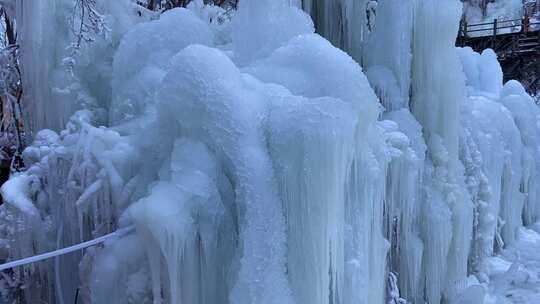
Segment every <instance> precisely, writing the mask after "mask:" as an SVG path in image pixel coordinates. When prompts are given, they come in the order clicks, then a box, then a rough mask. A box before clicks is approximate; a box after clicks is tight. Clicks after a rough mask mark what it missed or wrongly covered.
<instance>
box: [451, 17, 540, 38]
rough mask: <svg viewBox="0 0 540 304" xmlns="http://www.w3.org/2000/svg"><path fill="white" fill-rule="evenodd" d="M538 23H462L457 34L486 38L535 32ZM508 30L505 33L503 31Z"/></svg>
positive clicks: (500, 21)
mask: <svg viewBox="0 0 540 304" xmlns="http://www.w3.org/2000/svg"><path fill="white" fill-rule="evenodd" d="M539 27H540V22H532V23H531V22H530V20H529V19H528V18H523V19H513V20H498V19H494V20H493V22H486V23H476V24H468V23H467V21H464V20H463V21H462V22H461V26H460V31H459V34H460V36H463V37H488V36H497V35H502V34H512V33H524V32H536V31H538V28H539ZM506 29H508V30H507V31H505V30H506Z"/></svg>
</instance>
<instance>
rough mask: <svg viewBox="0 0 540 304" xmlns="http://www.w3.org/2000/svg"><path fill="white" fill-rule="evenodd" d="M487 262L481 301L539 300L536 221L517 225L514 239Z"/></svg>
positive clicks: (526, 303)
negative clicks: (486, 279) (524, 225)
mask: <svg viewBox="0 0 540 304" xmlns="http://www.w3.org/2000/svg"><path fill="white" fill-rule="evenodd" d="M487 264H488V270H489V283H488V284H487V288H488V290H489V292H488V296H487V297H486V300H485V304H510V303H515V304H537V303H540V223H537V224H536V225H534V226H532V227H529V228H520V229H519V233H518V240H517V242H516V243H515V244H514V245H512V246H510V247H509V248H507V249H505V250H504V251H503V252H501V254H500V255H497V256H494V257H491V258H488V260H487Z"/></svg>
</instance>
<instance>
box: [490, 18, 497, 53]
mask: <svg viewBox="0 0 540 304" xmlns="http://www.w3.org/2000/svg"><path fill="white" fill-rule="evenodd" d="M496 39H497V19H494V20H493V37H492V40H491V48H492V49H495V40H496Z"/></svg>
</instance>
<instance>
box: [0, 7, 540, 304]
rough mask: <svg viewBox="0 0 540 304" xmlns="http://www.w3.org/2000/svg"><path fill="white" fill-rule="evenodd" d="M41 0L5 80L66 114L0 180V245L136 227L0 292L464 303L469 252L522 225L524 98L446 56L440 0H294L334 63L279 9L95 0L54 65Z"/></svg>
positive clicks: (203, 302)
mask: <svg viewBox="0 0 540 304" xmlns="http://www.w3.org/2000/svg"><path fill="white" fill-rule="evenodd" d="M43 1H45V0H43ZM49 1H50V0H49ZM37 2H42V1H37ZM54 2H55V3H56V7H55V10H42V11H40V9H41V8H42V7H41V6H40V5H32V4H28V3H30V2H26V1H24V2H21V5H20V7H18V9H19V16H27V15H28V16H34V17H36V18H21V19H22V21H20V20H19V23H20V24H21V25H20V26H21V30H22V33H23V34H22V37H21V39H22V46H21V47H22V50H24V47H25V46H26V45H29V46H30V48H31V49H32V50H33V51H34V52H35V53H33V54H29V53H26V54H25V56H26V57H23V58H27V57H28V60H29V63H30V64H26V65H25V62H23V67H26V69H23V73H26V78H25V79H27V80H28V81H31V78H32V77H37V78H39V79H41V80H47V81H48V83H51V84H54V86H53V88H48V87H39V86H38V84H33V85H32V87H31V92H33V94H35V95H34V96H38V93H39V94H41V93H40V91H42V90H44V91H45V92H43V94H42V95H39V96H46V97H47V98H46V99H45V100H46V102H47V103H51V104H52V105H53V107H52V108H51V109H65V111H64V112H62V113H63V115H64V116H66V117H68V116H69V114H71V113H69V111H73V110H74V109H82V110H81V111H78V112H76V113H75V115H73V116H72V118H71V119H70V120H69V122H68V124H67V129H66V130H64V131H61V132H59V133H56V132H54V131H51V130H43V131H40V132H37V133H36V136H35V138H36V139H35V142H34V144H33V145H32V146H31V147H29V148H28V149H27V150H26V151H25V153H24V159H25V164H26V165H27V167H28V169H27V171H26V172H24V173H21V174H18V175H15V176H13V177H12V178H11V179H10V181H9V182H8V183H7V184H6V185H4V186H3V187H2V195H3V198H4V200H5V202H6V204H4V205H3V206H2V207H0V218H1V219H0V235H1V236H2V238H3V239H4V242H2V243H1V244H2V246H1V247H2V251H0V253H1V254H2V257H3V258H7V259H10V260H14V259H17V258H21V257H26V256H29V255H33V254H37V253H41V252H44V251H48V250H53V249H56V248H59V247H65V246H68V245H72V244H74V243H78V242H82V241H85V240H88V239H91V238H93V237H96V236H99V235H102V234H104V233H107V232H111V231H113V230H114V229H116V228H118V227H127V226H131V225H135V227H136V230H135V232H134V233H132V234H130V235H128V236H125V237H123V238H121V239H119V240H116V241H114V242H109V243H107V244H105V246H104V247H99V248H94V249H92V250H87V251H84V252H81V253H78V254H75V255H70V256H64V257H58V258H55V259H54V260H53V261H51V262H49V263H40V264H36V265H30V266H27V267H24V268H20V269H15V270H13V271H12V272H9V273H5V274H4V276H3V279H0V292H1V294H2V297H3V298H4V299H10V300H13V299H18V300H20V301H21V302H23V303H24V302H26V303H39V302H40V301H46V302H50V303H72V302H73V299H74V297H75V294H78V295H77V296H78V299H79V301H81V303H155V304H157V303H173V304H179V303H188V304H218V303H220V304H222V303H231V304H273V303H275V304H289V303H290V304H292V303H296V304H330V303H333V304H337V303H342V304H357V303H365V304H378V303H381V304H382V303H407V302H408V303H426V302H427V303H433V304H435V303H462V304H465V303H482V301H483V297H484V287H483V286H485V284H487V283H488V281H489V277H488V276H487V275H486V271H485V267H486V266H485V260H486V258H488V257H490V256H492V255H494V254H496V253H497V251H499V250H501V249H503V248H504V247H505V246H510V245H512V243H513V242H515V238H516V232H517V229H518V228H519V227H521V226H522V225H528V224H532V223H535V222H536V221H537V220H538V219H539V216H540V193H539V192H538V191H540V190H537V189H536V188H537V187H535V185H537V184H538V183H539V182H540V124H539V115H540V111H539V109H538V108H537V106H536V105H535V104H534V103H533V101H532V99H531V98H530V97H529V96H528V95H527V94H526V92H525V90H524V89H523V87H522V86H521V85H520V84H519V83H517V82H515V81H511V82H508V83H507V84H505V85H504V86H503V84H502V72H501V69H500V67H499V64H498V63H497V60H496V56H495V54H494V53H493V52H492V51H489V50H488V51H485V52H484V53H483V54H478V53H474V52H473V51H472V50H471V49H467V48H465V49H456V48H455V47H454V42H455V35H456V33H457V29H458V25H459V19H460V16H461V2H459V1H457V0H401V1H396V0H379V1H378V2H379V4H378V9H377V17H376V22H375V25H374V27H373V28H372V30H371V31H370V30H368V29H367V28H366V23H365V7H366V2H367V1H365V0H340V1H336V0H333V1H330V0H328V1H327V0H311V1H304V3H302V6H303V8H304V9H305V10H306V11H307V12H309V13H310V14H311V15H312V16H313V18H314V20H315V25H316V27H317V29H318V31H319V32H320V33H321V34H323V35H324V36H325V37H326V38H328V39H329V40H330V41H332V42H333V43H334V45H335V46H338V47H341V48H343V49H344V50H345V51H347V52H348V53H349V54H350V55H351V56H352V57H351V56H349V55H347V54H346V53H345V52H343V51H340V50H339V49H338V48H336V47H335V46H333V45H332V44H331V43H330V42H328V41H327V40H325V39H324V38H322V37H321V36H319V35H318V34H314V26H313V22H312V21H311V19H310V18H309V16H308V15H307V14H306V13H304V12H302V11H301V10H300V9H298V8H296V7H294V6H291V5H290V1H286V0H280V1H275V0H256V1H255V0H241V1H240V5H239V9H238V11H237V12H234V13H233V14H232V15H231V14H230V12H226V11H224V10H222V9H220V8H216V7H208V6H204V5H203V3H202V1H194V2H193V3H192V4H191V5H190V6H189V8H188V9H174V10H171V11H168V12H166V13H164V14H162V15H161V16H154V15H152V14H151V13H149V12H144V11H136V9H134V7H133V6H132V5H131V3H129V2H128V1H127V0H126V1H107V0H103V1H98V4H99V9H100V10H101V11H102V12H103V16H104V18H105V19H106V20H108V22H109V23H110V32H109V34H108V35H106V36H104V37H98V38H96V41H95V42H94V43H93V44H91V45H89V46H85V47H84V48H82V49H81V50H79V51H78V53H77V54H68V55H69V56H68V57H69V58H68V59H67V60H66V59H63V58H62V56H60V55H59V54H62V52H61V51H58V52H53V51H51V50H50V49H48V48H47V43H45V41H39V40H37V39H38V38H37V37H35V36H34V35H35V32H34V31H35V30H36V29H40V30H41V31H54V30H55V29H54V28H48V29H46V28H45V27H43V24H47V22H48V21H47V20H52V19H54V18H56V19H58V20H63V19H62V14H64V15H67V14H68V13H66V11H65V8H66V7H69V5H68V3H69V2H70V1H68V0H55V1H54ZM25 3H26V4H25ZM298 5H300V4H298ZM139 15H142V17H139ZM39 16H41V17H39ZM148 16H149V17H148ZM231 16H232V17H231ZM38 17H39V18H38ZM149 19H154V20H149ZM40 22H41V23H40ZM27 23H29V25H27ZM54 24H55V26H56V27H59V29H56V32H57V33H60V34H61V33H64V32H65V31H64V30H65V29H63V28H62V23H61V22H57V23H54ZM26 26H29V27H30V28H26ZM66 26H67V25H66ZM48 34H51V33H48ZM60 34H58V35H53V34H51V35H50V37H51V39H58V41H57V42H56V43H53V44H51V45H49V46H50V47H55V48H59V49H60V50H61V48H60V47H59V46H58V45H61V44H62V43H64V44H67V43H68V42H69V35H68V34H66V35H65V37H67V38H62V37H63V36H62V35H60ZM59 37H60V38H59ZM62 39H64V40H66V41H62ZM39 54H42V55H43V57H39V56H40V55H39ZM66 56H67V55H66ZM353 58H354V59H353ZM355 60H356V61H355ZM66 61H67V62H69V69H65V68H64V67H62V66H61V64H60V63H63V62H66ZM357 62H360V63H361V64H362V67H361V66H360V64H359V63H357ZM362 69H363V70H362ZM363 71H365V72H363ZM29 74H30V75H29ZM60 97H62V98H60ZM44 98H45V97H44ZM70 98H71V99H72V100H71V101H68V99H70ZM65 103H68V104H65ZM42 106H43V107H48V104H47V105H42ZM39 107H41V106H39ZM38 113H40V114H43V117H34V124H33V125H35V126H41V127H46V126H47V124H49V123H51V122H50V121H51V118H53V117H55V113H49V114H47V113H45V112H43V113H42V112H39V111H38ZM106 120H108V121H109V123H108V125H109V127H100V125H102V124H103V121H106ZM51 127H54V126H51ZM6 278H8V279H9V280H8V279H6ZM17 282H20V283H19V284H24V285H22V286H23V288H21V285H17ZM77 289H78V292H77Z"/></svg>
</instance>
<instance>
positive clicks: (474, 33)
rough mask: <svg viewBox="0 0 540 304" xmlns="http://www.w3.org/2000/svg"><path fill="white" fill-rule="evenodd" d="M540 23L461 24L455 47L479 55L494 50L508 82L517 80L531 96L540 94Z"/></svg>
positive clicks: (524, 20)
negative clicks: (531, 93)
mask: <svg viewBox="0 0 540 304" xmlns="http://www.w3.org/2000/svg"><path fill="white" fill-rule="evenodd" d="M539 29H540V22H533V23H531V22H529V21H528V19H516V20H503V21H500V20H493V22H488V23H478V24H467V23H466V22H462V23H461V26H460V31H459V35H458V38H457V42H456V44H457V45H458V46H462V47H464V46H469V47H471V48H472V49H473V50H475V51H477V52H482V51H483V50H485V49H488V48H490V49H493V50H494V51H495V53H496V54H497V57H498V59H499V61H500V63H501V66H502V68H503V72H504V76H505V80H509V79H518V80H520V81H521V82H522V83H523V84H524V85H525V87H526V89H527V90H528V91H529V92H538V91H539V90H540V31H539Z"/></svg>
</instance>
